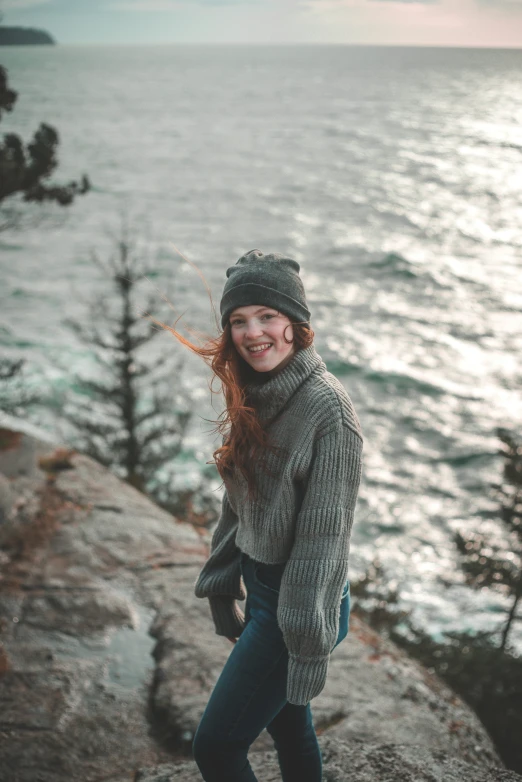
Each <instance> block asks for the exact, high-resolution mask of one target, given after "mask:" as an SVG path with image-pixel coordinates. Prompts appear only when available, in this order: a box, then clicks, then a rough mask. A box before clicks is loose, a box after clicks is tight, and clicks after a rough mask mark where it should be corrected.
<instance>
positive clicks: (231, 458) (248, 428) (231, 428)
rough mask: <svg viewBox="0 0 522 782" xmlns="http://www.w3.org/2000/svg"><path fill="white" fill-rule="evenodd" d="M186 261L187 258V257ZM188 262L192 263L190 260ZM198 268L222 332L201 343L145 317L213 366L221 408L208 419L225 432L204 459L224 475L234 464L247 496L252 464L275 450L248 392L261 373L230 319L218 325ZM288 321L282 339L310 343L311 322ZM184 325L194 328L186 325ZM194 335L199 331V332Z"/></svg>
mask: <svg viewBox="0 0 522 782" xmlns="http://www.w3.org/2000/svg"><path fill="white" fill-rule="evenodd" d="M185 260H186V259H185ZM188 263H191V262H190V261H188ZM191 265H193V264H192V263H191ZM196 270H197V272H198V274H199V275H200V277H201V278H202V280H203V282H204V284H205V287H206V289H207V293H208V296H209V298H210V303H211V306H212V309H213V311H214V316H215V320H216V327H217V330H218V331H219V332H220V333H219V335H218V336H217V337H206V338H205V337H204V336H203V339H204V340H205V341H204V342H203V344H202V345H196V344H194V343H193V342H191V341H190V340H188V339H187V338H186V337H184V336H183V335H182V334H180V332H179V331H177V329H176V328H175V326H168V325H166V324H165V323H162V322H161V321H159V320H156V319H155V318H153V317H152V316H151V315H148V314H147V317H148V318H150V320H152V321H153V322H154V323H156V324H157V325H158V326H161V328H163V329H165V330H166V331H168V332H170V333H171V334H173V335H174V336H175V337H176V339H177V340H178V341H179V342H180V343H181V344H182V345H184V346H185V347H186V348H188V349H189V350H191V351H192V352H193V353H196V354H197V355H198V356H201V358H202V359H203V360H204V361H205V362H206V364H207V365H208V366H210V368H211V369H212V373H213V374H212V378H211V381H210V384H209V387H210V391H211V393H213V394H216V393H217V394H223V396H224V399H225V409H224V410H223V412H222V413H221V414H220V416H219V418H218V419H217V420H216V421H212V423H215V424H216V427H215V429H214V430H213V431H214V433H217V432H219V434H220V435H221V436H222V438H223V444H222V445H221V446H219V448H217V449H216V450H215V451H214V453H213V454H212V456H213V459H214V461H210V462H207V464H215V465H216V467H217V470H218V472H219V474H220V476H221V478H222V479H223V480H224V481H226V478H227V477H230V476H231V475H232V473H233V472H234V469H238V470H239V471H240V472H241V473H242V475H243V477H244V478H245V480H246V482H247V485H248V493H249V496H250V497H253V496H257V493H258V487H257V485H256V479H255V471H254V465H255V466H256V468H258V467H261V468H262V469H263V470H265V471H268V468H267V466H266V457H267V452H269V451H273V450H274V449H275V450H279V449H277V448H276V447H275V446H274V445H273V444H272V443H270V440H269V437H268V434H267V431H266V429H265V428H264V426H263V425H262V423H261V421H260V420H259V418H258V416H257V414H256V410H255V408H254V407H253V406H252V405H250V404H249V400H248V398H247V392H246V386H247V385H248V384H249V383H252V382H256V381H257V382H259V373H258V372H256V371H255V369H252V367H251V366H250V365H249V364H248V363H247V362H246V361H245V360H244V359H243V358H242V357H241V356H240V354H239V353H238V351H237V350H236V347H235V345H234V343H233V341H232V332H231V328H230V323H228V322H227V323H226V324H225V327H224V328H223V329H221V327H220V322H219V319H218V317H217V315H216V310H215V307H214V303H213V301H212V295H211V292H210V288H209V287H208V285H207V283H206V281H205V279H204V277H203V275H202V274H201V272H200V271H199V269H197V267H196ZM178 320H179V318H178ZM290 322H291V324H292V329H293V339H292V340H287V339H286V334H285V333H283V336H284V339H285V342H287V343H288V344H291V343H292V342H294V343H295V348H296V352H297V351H298V350H302V349H303V348H307V347H309V346H310V345H311V344H312V343H313V339H314V331H313V329H312V328H311V326H310V323H309V322H308V321H294V320H293V319H292V318H290ZM176 323H177V321H176ZM187 329H188V330H189V331H190V332H192V333H196V334H198V333H197V332H194V330H193V329H191V328H189V327H188V326H187ZM285 331H286V329H285ZM198 336H199V337H200V338H201V337H202V335H200V334H198ZM216 378H217V379H218V380H219V381H220V383H221V387H220V388H219V389H218V390H217V391H216V390H215V389H214V387H213V386H214V382H215V380H216Z"/></svg>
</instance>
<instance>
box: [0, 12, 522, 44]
mask: <svg viewBox="0 0 522 782" xmlns="http://www.w3.org/2000/svg"><path fill="white" fill-rule="evenodd" d="M0 10H1V11H3V13H4V19H3V24H6V25H23V26H35V27H42V28H44V29H46V30H47V31H48V32H50V33H51V34H52V35H53V36H54V37H55V38H56V39H57V41H58V42H59V43H64V44H76V43H127V44H131V43H138V44H139V43H143V44H152V43H243V44H244V43H352V44H395V45H397V44H410V45H421V46H422V45H424V46H494V47H504V46H505V47H518V48H522V0H0Z"/></svg>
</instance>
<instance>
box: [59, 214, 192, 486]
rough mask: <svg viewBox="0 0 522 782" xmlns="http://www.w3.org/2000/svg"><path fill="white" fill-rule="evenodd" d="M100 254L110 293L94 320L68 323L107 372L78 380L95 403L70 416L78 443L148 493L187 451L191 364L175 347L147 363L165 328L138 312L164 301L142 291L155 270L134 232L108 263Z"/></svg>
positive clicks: (96, 304)
mask: <svg viewBox="0 0 522 782" xmlns="http://www.w3.org/2000/svg"><path fill="white" fill-rule="evenodd" d="M92 257H93V260H94V261H95V263H96V264H97V265H98V267H99V268H100V269H101V270H102V272H103V274H104V276H105V278H106V280H107V286H108V289H109V290H108V291H107V292H106V293H105V294H104V295H101V296H98V297H96V298H95V299H94V300H92V301H91V302H90V303H89V305H88V310H89V322H88V323H87V324H85V323H82V322H79V321H76V320H72V319H67V320H66V324H67V325H68V326H69V327H70V328H71V329H72V330H73V331H74V332H75V334H76V335H77V337H78V338H79V339H80V340H81V341H83V342H84V343H86V344H87V345H88V346H89V347H90V348H91V349H92V350H93V352H94V356H95V359H96V362H97V364H98V366H99V367H100V370H101V371H100V375H99V377H98V376H97V377H92V378H90V379H83V378H79V377H77V379H76V381H75V386H76V388H77V389H78V390H79V391H80V392H81V393H82V394H83V395H84V397H85V396H86V397H87V401H85V402H84V403H83V405H82V404H80V403H79V402H78V401H77V402H76V403H75V404H74V406H73V409H72V410H69V409H67V408H66V409H65V410H64V415H65V417H66V418H67V419H68V420H69V421H71V422H72V423H73V425H74V427H75V428H76V430H77V432H78V437H77V441H76V442H74V443H73V444H74V445H75V447H78V449H79V450H82V451H84V452H85V453H88V454H89V455H90V456H92V457H93V458H94V459H96V460H97V461H99V462H100V463H101V464H104V465H105V466H107V467H109V468H112V469H113V470H114V471H115V472H117V474H119V475H120V476H121V477H123V478H124V479H125V480H126V481H128V482H129V483H131V484H132V485H133V486H135V487H136V488H138V489H139V490H140V491H147V490H148V488H149V487H150V484H151V482H152V481H153V479H154V477H155V476H156V474H157V471H158V470H159V469H160V468H161V467H162V466H163V465H165V464H166V463H168V462H170V461H171V460H172V459H174V458H175V457H176V456H177V455H178V454H179V453H180V451H181V448H182V445H183V438H184V435H185V433H186V430H187V426H188V423H189V420H190V418H191V413H190V412H189V411H188V404H187V400H186V399H184V397H183V394H182V392H181V391H180V386H181V383H180V378H181V372H182V366H183V365H182V362H181V361H180V360H178V361H177V362H175V361H174V360H173V347H172V346H171V345H170V344H167V346H166V348H165V351H164V353H163V355H160V356H159V357H157V358H156V359H154V360H147V354H149V355H150V352H151V347H153V345H152V343H153V341H154V340H156V339H158V337H159V334H160V333H161V334H163V337H165V332H164V331H163V330H158V328H157V327H156V326H155V325H154V323H152V322H151V321H150V320H148V319H146V318H145V317H144V316H143V315H142V314H139V313H138V304H139V305H140V309H142V310H145V311H146V312H148V313H150V312H151V311H152V310H153V309H154V307H155V306H157V294H150V293H149V294H148V295H147V296H146V297H145V298H144V294H143V292H142V287H143V283H144V282H145V280H144V277H145V275H147V274H149V273H152V274H153V273H154V272H153V269H152V268H149V267H147V266H146V265H145V264H143V263H141V262H140V261H139V260H138V258H137V256H136V251H135V242H134V240H132V239H130V238H129V237H128V236H127V231H126V229H125V228H123V230H122V238H121V239H119V240H118V241H117V247H116V253H115V255H114V256H113V257H112V258H111V259H110V260H109V261H108V263H105V262H103V261H101V260H100V259H99V257H98V256H97V255H96V254H94V253H93V255H92ZM143 301H145V304H144V306H143V307H142V306H141V304H142V302H143Z"/></svg>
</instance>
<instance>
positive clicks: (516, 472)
mask: <svg viewBox="0 0 522 782" xmlns="http://www.w3.org/2000/svg"><path fill="white" fill-rule="evenodd" d="M496 434H497V436H498V437H499V439H500V440H501V442H502V443H503V448H502V449H501V451H500V453H502V454H503V456H504V468H503V474H504V483H502V484H494V489H495V490H496V491H497V495H498V497H499V500H500V514H499V517H500V519H501V520H502V522H503V524H504V526H505V528H506V538H505V541H497V540H494V539H491V537H490V536H488V535H486V534H484V533H482V532H480V531H478V532H475V533H473V534H466V535H462V534H461V533H460V532H457V533H456V535H455V543H456V545H457V548H458V550H459V552H460V554H461V556H462V568H463V570H464V573H465V575H466V581H467V583H468V584H470V585H471V586H474V587H477V588H480V587H484V586H485V587H493V588H495V589H498V590H500V591H502V592H503V593H504V594H505V595H507V596H508V598H509V600H510V605H509V608H508V610H507V612H506V617H505V620H504V621H503V624H502V626H501V628H499V629H500V635H501V637H500V644H499V647H498V648H499V651H500V652H503V651H505V650H506V648H507V646H508V641H509V636H510V633H511V631H512V629H513V625H514V623H515V622H517V621H518V622H520V621H522V614H520V613H519V604H520V601H521V598H522V443H520V442H517V441H516V438H515V437H514V436H513V435H512V434H511V433H510V432H509V431H508V430H507V429H504V428H500V427H499V428H497V430H496Z"/></svg>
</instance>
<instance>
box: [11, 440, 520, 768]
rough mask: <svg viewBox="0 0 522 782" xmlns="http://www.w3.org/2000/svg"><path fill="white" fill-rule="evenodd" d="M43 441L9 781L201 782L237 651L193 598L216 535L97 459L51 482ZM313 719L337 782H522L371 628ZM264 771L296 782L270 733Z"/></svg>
mask: <svg viewBox="0 0 522 782" xmlns="http://www.w3.org/2000/svg"><path fill="white" fill-rule="evenodd" d="M27 437H28V435H24V437H23V438H21V439H19V440H18V446H17V447H16V448H15V450H14V451H13V452H12V454H11V455H12V461H11V462H10V460H9V458H8V457H7V455H6V452H5V451H4V452H3V453H2V454H1V455H0V466H1V467H2V470H3V475H4V483H3V489H4V492H3V494H2V497H4V498H5V497H7V498H8V501H7V500H5V501H4V505H5V506H6V511H5V512H6V514H7V515H8V516H9V518H10V521H9V525H7V526H6V525H3V527H2V529H3V530H4V536H3V537H2V538H1V542H0V546H1V547H2V548H0V558H1V559H0V565H1V566H2V574H1V576H0V633H1V640H2V649H0V769H2V772H1V773H0V779H1V780H2V782H3V780H4V779H5V780H6V782H7V780H9V782H11V781H12V782H34V780H39V782H51V780H52V782H65V780H67V782H69V780H71V779H81V780H82V782H91V780H92V781H93V782H94V780H100V779H104V780H106V781H107V782H120V781H121V782H123V780H130V779H133V777H134V774H136V775H137V776H136V779H140V780H146V781H147V782H152V780H154V779H155V780H156V782H159V780H160V779H165V781H166V780H167V779H168V780H170V779H176V780H200V775H199V772H198V771H197V769H196V767H195V765H194V763H193V762H192V761H191V760H189V759H187V758H189V754H188V753H189V752H190V745H191V741H192V736H193V734H194V731H195V728H196V726H197V724H198V722H199V719H200V717H201V714H202V712H203V709H204V706H205V704H206V701H207V699H208V695H209V693H210V690H211V688H212V686H213V684H214V683H215V681H216V679H217V677H218V676H219V673H220V671H221V669H222V666H223V664H224V662H225V660H226V659H227V656H228V654H229V653H230V651H231V649H232V646H231V644H230V642H229V641H227V640H226V639H224V638H221V637H219V636H216V635H215V633H214V630H213V625H212V621H211V617H210V611H209V607H208V602H207V601H205V600H198V599H197V598H195V596H194V593H193V586H194V583H195V580H196V578H197V575H198V573H199V570H200V568H201V566H202V564H203V562H204V561H205V558H206V556H207V554H208V543H209V535H207V536H206V537H205V538H203V537H202V536H201V534H200V533H199V532H198V531H196V530H195V529H194V528H192V527H191V526H188V525H185V524H181V523H179V522H177V521H176V519H174V518H173V517H172V516H170V515H169V514H167V513H165V512H163V511H162V510H160V509H159V508H157V507H156V506H155V505H154V504H153V503H151V502H150V501H149V500H148V499H147V498H146V497H144V496H143V495H142V494H140V493H139V492H137V491H136V490H135V489H133V488H132V487H130V486H128V485H127V484H125V483H123V482H121V481H119V480H118V479H117V478H116V477H115V476H113V475H112V474H111V473H109V472H108V471H107V470H106V469H104V468H103V467H101V466H100V465H98V464H97V463H95V462H94V461H92V460H91V459H89V458H88V457H85V456H81V455H78V454H73V455H72V456H71V458H70V465H69V466H68V469H53V467H52V465H53V459H49V458H47V459H46V460H44V462H43V464H45V465H46V470H45V471H44V470H42V469H39V468H38V458H39V457H40V456H41V455H43V456H44V457H46V456H47V457H48V456H49V453H50V452H52V450H53V449H52V448H50V447H49V446H48V445H45V444H42V443H40V442H39V443H38V447H37V446H36V444H33V446H31V444H30V443H28V442H27V439H26V438H27ZM11 450H12V449H11ZM5 481H7V482H8V483H7V484H6V483H5ZM9 505H10V507H8V506H9ZM20 529H22V530H23V536H22V538H21V540H22V542H23V545H22V544H21V543H20V538H18V537H17V535H18V534H19V531H20ZM10 535H11V536H12V539H10V537H9V536H10ZM13 541H14V543H13ZM149 630H150V632H149ZM312 708H313V713H314V718H315V722H316V727H317V730H318V733H319V735H320V741H321V745H322V747H323V753H324V761H325V782H327V781H329V782H334V781H335V780H352V779H353V780H355V779H357V780H358V782H365V780H370V779H371V780H372V782H378V781H380V780H393V781H394V782H395V780H397V781H398V780H401V782H403V781H404V782H408V780H410V779H411V780H416V782H417V781H418V780H430V782H433V780H439V779H440V780H442V779H444V780H445V782H446V780H447V782H452V780H453V779H457V775H458V778H459V782H466V780H474V782H481V781H482V780H484V782H485V780H503V781H504V780H506V781H507V780H509V782H514V781H515V780H521V779H522V777H520V776H518V775H517V774H514V773H513V772H508V771H505V770H503V769H502V763H501V761H500V760H499V758H498V756H497V755H496V753H495V750H494V748H493V746H492V743H491V740H490V739H489V737H488V735H487V734H486V731H485V730H484V728H483V727H482V726H481V724H480V723H479V721H478V719H477V718H476V716H475V715H474V714H473V713H472V712H471V711H470V710H469V709H468V708H467V707H466V706H465V705H464V704H463V703H462V702H461V701H460V699H459V698H458V697H457V696H456V695H455V694H454V693H452V692H451V691H450V690H449V689H448V688H447V687H446V686H445V685H444V684H443V683H442V682H441V681H440V680H438V679H437V678H436V677H435V676H433V675H431V674H429V673H428V672H427V671H426V670H425V669H423V668H422V667H421V666H420V665H418V664H417V663H416V662H414V661H412V660H410V659H409V658H408V657H407V656H406V655H405V654H404V653H403V652H402V651H400V650H398V649H397V648H396V647H394V646H393V644H391V643H389V642H387V641H385V640H384V639H383V638H381V637H380V636H378V635H377V634H376V633H374V632H373V631H372V630H371V629H370V628H368V626H367V625H365V624H364V623H363V622H361V621H360V620H359V619H358V618H357V617H356V616H355V615H352V619H351V625H350V633H349V635H348V638H347V639H346V640H345V641H344V642H343V643H342V644H341V645H340V646H339V647H337V649H336V650H335V651H334V653H333V655H332V659H331V663H330V671H329V677H328V682H327V686H326V688H325V690H324V691H323V693H322V694H321V695H320V696H319V697H318V698H316V699H315V700H314V701H313V703H312ZM251 758H252V764H253V766H254V769H256V768H257V769H259V770H261V769H262V773H261V771H260V775H259V778H260V780H263V782H268V781H269V780H272V779H273V780H276V779H277V780H279V778H280V777H279V771H278V767H277V762H276V758H275V753H274V751H273V748H272V743H271V740H270V738H269V736H268V735H267V734H266V732H264V733H263V734H262V735H261V736H260V737H259V739H258V740H257V741H256V743H255V744H254V746H253V747H252V750H251ZM138 770H139V771H138ZM2 774H4V776H2Z"/></svg>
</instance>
